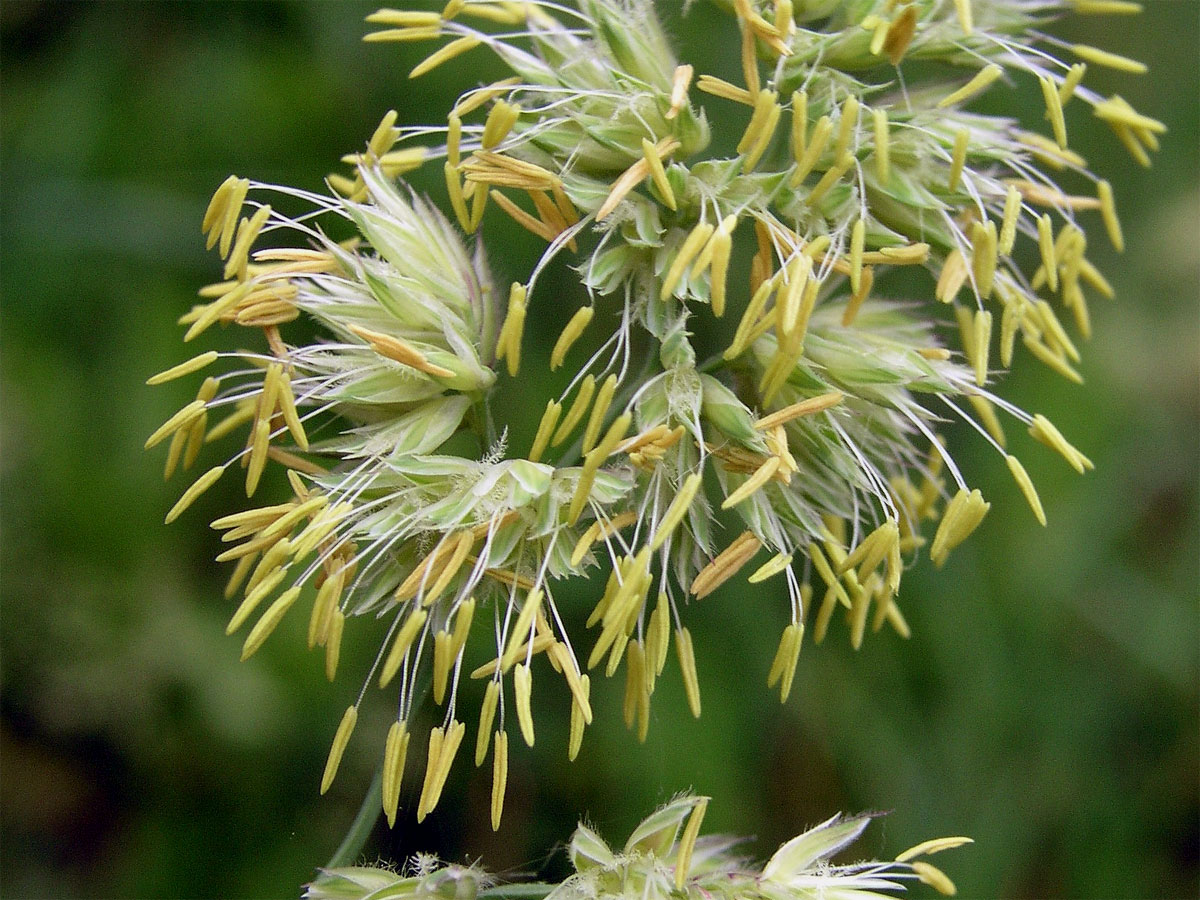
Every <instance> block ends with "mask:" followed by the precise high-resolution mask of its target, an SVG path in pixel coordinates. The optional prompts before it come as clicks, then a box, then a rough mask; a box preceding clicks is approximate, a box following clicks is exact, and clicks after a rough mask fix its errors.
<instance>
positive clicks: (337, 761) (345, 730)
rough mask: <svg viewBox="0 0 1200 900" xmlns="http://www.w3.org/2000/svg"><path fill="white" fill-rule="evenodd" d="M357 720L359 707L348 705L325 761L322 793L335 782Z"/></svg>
mask: <svg viewBox="0 0 1200 900" xmlns="http://www.w3.org/2000/svg"><path fill="white" fill-rule="evenodd" d="M357 722H358V707H357V706H350V707H347V708H346V712H345V713H344V714H343V715H342V721H341V723H340V724H339V725H338V729H337V732H336V733H335V734H334V736H333V744H332V745H331V746H330V748H329V758H328V759H327V760H326V761H325V774H324V775H322V776H321V793H322V794H324V793H325V792H326V791H327V790H329V786H330V785H331V784H333V779H334V777H335V776H336V775H337V770H338V766H339V765H341V763H342V754H343V753H345V752H346V744H348V743H349V742H350V735H351V734H352V733H353V732H354V726H355V724H356V723H357Z"/></svg>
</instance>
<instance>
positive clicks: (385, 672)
mask: <svg viewBox="0 0 1200 900" xmlns="http://www.w3.org/2000/svg"><path fill="white" fill-rule="evenodd" d="M428 617H429V613H428V612H426V611H425V610H424V609H414V610H413V611H412V612H410V613H409V614H408V618H406V619H405V620H404V624H403V625H401V626H400V630H399V631H398V632H396V638H395V640H394V641H392V649H391V651H390V652H389V653H388V656H387V659H386V660H384V663H383V669H382V670H380V673H379V686H380V687H381V688H384V687H387V686H388V683H389V682H390V681H391V680H392V678H393V677H394V676H395V674H396V672H397V671H399V669H400V663H402V662H403V661H404V657H405V656H406V655H407V654H408V650H409V648H410V647H411V646H412V644H413V641H415V640H416V638H417V634H418V633H419V632H420V631H421V629H422V628H423V627H424V625H425V620H426V619H427V618H428Z"/></svg>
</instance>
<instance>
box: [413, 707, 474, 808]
mask: <svg viewBox="0 0 1200 900" xmlns="http://www.w3.org/2000/svg"><path fill="white" fill-rule="evenodd" d="M466 728H467V726H466V725H464V724H463V723H462V722H454V721H452V722H451V723H450V724H449V725H448V726H447V727H446V728H445V730H444V731H443V729H441V728H434V729H432V730H431V731H430V732H429V754H428V759H427V761H426V763H425V783H424V784H423V785H422V786H421V798H420V800H419V801H418V802H417V821H418V822H420V821H422V820H424V818H425V817H426V816H427V815H429V814H430V813H431V812H433V810H434V809H435V808H436V807H437V805H438V801H439V800H440V799H441V797H442V788H443V787H445V785H446V778H447V776H448V775H449V774H450V767H451V765H453V763H454V757H455V755H456V754H457V753H458V747H459V744H461V743H462V738H463V734H464V733H465V732H466ZM435 735H436V737H435Z"/></svg>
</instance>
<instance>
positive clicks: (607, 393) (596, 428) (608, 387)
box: [582, 374, 617, 454]
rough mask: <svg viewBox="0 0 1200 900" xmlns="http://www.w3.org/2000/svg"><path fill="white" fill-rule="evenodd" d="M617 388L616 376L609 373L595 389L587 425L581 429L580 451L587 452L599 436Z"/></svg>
mask: <svg viewBox="0 0 1200 900" xmlns="http://www.w3.org/2000/svg"><path fill="white" fill-rule="evenodd" d="M616 390H617V376H616V375H615V374H613V375H609V376H608V377H607V378H605V379H604V381H603V382H602V383H601V385H600V389H599V390H597V391H596V402H595V403H593V404H592V410H591V413H590V414H589V415H588V422H587V426H586V427H585V428H584V430H583V445H582V452H583V453H585V454H586V453H589V452H591V450H592V448H593V447H595V445H596V440H597V439H598V438H599V437H600V429H601V428H602V427H603V425H604V417H605V416H607V415H608V407H609V405H610V404H611V403H612V398H613V394H615V393H616Z"/></svg>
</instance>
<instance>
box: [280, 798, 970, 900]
mask: <svg viewBox="0 0 1200 900" xmlns="http://www.w3.org/2000/svg"><path fill="white" fill-rule="evenodd" d="M707 807H708V798H707V797H695V796H692V795H683V796H680V797H677V798H675V799H674V800H672V801H671V802H670V803H668V804H667V805H666V806H664V807H662V808H661V809H659V810H658V811H656V812H654V813H653V814H651V815H650V816H648V817H647V818H646V819H644V820H643V821H642V822H641V824H640V825H638V827H637V828H635V829H634V831H633V834H631V835H630V836H629V840H628V841H626V842H625V846H624V847H623V848H622V849H621V851H620V852H616V851H614V850H612V849H611V848H610V847H609V846H608V845H607V844H605V843H604V841H603V840H602V839H601V838H600V837H599V835H597V834H596V833H595V832H594V831H593V830H592V829H590V828H588V827H587V826H586V825H580V826H579V827H578V828H577V829H576V830H575V834H574V835H573V836H572V838H571V841H570V843H569V844H568V845H567V853H568V855H569V856H570V859H571V865H572V867H573V868H574V869H575V873H574V874H573V875H571V876H570V877H568V878H567V879H566V880H565V881H563V882H562V883H561V884H558V885H540V884H539V885H514V887H526V888H528V889H529V893H528V894H526V896H545V897H546V900H607V898H619V897H640V898H643V900H667V898H682V897H696V898H717V900H818V898H833V897H843V898H856V900H884V898H887V897H889V896H891V895H890V894H884V893H881V891H903V890H904V889H905V881H907V880H914V879H916V880H920V881H922V882H924V883H925V884H928V885H930V886H931V887H933V888H935V889H936V890H937V891H939V892H940V893H942V894H945V895H952V894H954V893H955V887H954V882H952V881H951V880H950V878H949V877H947V875H946V874H945V873H944V872H943V871H942V870H941V869H939V868H938V867H936V866H934V865H933V864H932V863H929V862H926V861H925V860H922V859H919V858H918V857H921V856H928V855H930V854H933V853H939V852H941V851H942V850H950V849H953V848H954V847H960V846H962V845H963V844H968V843H970V842H971V839H970V838H964V837H949V838H935V839H934V840H930V841H925V842H923V843H921V844H918V845H917V846H915V847H912V848H910V849H909V850H906V851H905V852H904V853H901V854H900V855H899V856H898V857H896V860H895V862H878V861H869V862H859V863H852V864H849V865H837V864H834V863H831V862H830V858H831V857H832V856H834V855H835V854H837V853H839V852H841V851H843V850H844V849H845V848H847V847H849V846H850V845H851V844H852V843H854V842H855V841H856V840H857V839H858V837H859V835H861V834H862V832H863V831H864V829H866V827H867V825H868V824H869V823H870V821H871V818H872V817H871V816H870V815H863V816H853V817H848V818H843V817H842V816H834V817H833V818H831V819H828V820H827V821H825V822H822V823H821V824H820V825H817V826H816V827H814V828H810V829H809V830H808V831H806V832H804V833H803V834H801V835H798V836H797V837H794V838H792V839H791V840H790V841H788V842H787V843H785V844H783V845H782V846H781V847H780V848H779V849H778V850H777V851H775V854H774V855H773V856H772V857H771V858H770V859H769V860H768V861H767V863H766V865H764V866H761V867H752V865H751V864H750V862H749V860H747V859H745V858H743V857H740V856H739V855H737V853H736V852H735V850H736V848H737V845H738V844H739V843H741V841H739V840H738V839H737V838H730V837H726V836H721V835H713V836H706V837H700V825H701V822H702V821H703V819H704V813H705V811H706V809H707ZM490 884H491V882H490V880H489V879H488V878H487V876H486V875H484V874H483V873H482V872H480V871H479V870H478V869H475V868H467V867H463V866H446V867H444V868H438V867H437V865H436V862H435V861H431V860H430V859H428V858H427V857H420V858H418V859H417V860H416V861H415V864H414V865H413V866H412V868H411V871H409V872H406V873H396V872H393V871H390V870H387V869H380V868H373V867H366V866H363V867H351V868H341V869H326V870H324V871H323V872H322V874H321V876H320V877H319V878H318V879H317V880H316V881H314V882H313V883H312V884H309V885H307V887H306V889H305V893H304V897H305V900H367V898H368V897H446V898H462V900H473V898H474V897H476V896H478V895H479V893H480V891H481V889H482V890H483V891H484V896H486V895H487V890H488V887H489V886H490ZM492 890H493V891H494V892H495V893H496V894H497V895H499V896H503V895H504V890H505V888H504V886H503V885H501V886H498V887H494V888H492Z"/></svg>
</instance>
